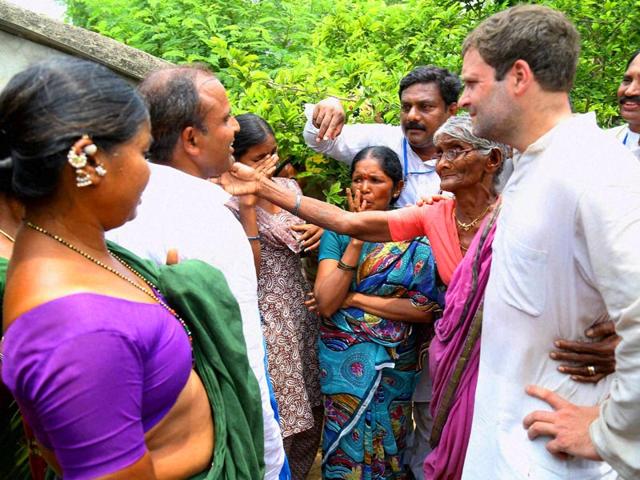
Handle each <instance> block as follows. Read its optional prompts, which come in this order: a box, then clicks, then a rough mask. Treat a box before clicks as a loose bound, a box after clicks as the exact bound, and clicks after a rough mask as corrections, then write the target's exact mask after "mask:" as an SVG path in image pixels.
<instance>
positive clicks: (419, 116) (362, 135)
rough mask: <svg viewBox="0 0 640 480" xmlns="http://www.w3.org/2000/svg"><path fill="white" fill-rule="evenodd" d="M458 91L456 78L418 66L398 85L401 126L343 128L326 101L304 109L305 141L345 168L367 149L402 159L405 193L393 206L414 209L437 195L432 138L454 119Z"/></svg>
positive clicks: (337, 106) (338, 110)
mask: <svg viewBox="0 0 640 480" xmlns="http://www.w3.org/2000/svg"><path fill="white" fill-rule="evenodd" d="M460 88H461V85H460V79H459V78H458V76H457V75H456V74H454V73H451V72H450V71H448V70H446V69H444V68H439V67H434V66H432V65H429V66H426V67H425V66H422V67H416V68H415V69H413V70H412V71H411V72H409V73H408V74H407V75H406V76H405V77H404V78H403V79H402V80H401V81H400V88H399V96H400V125H399V126H398V125H384V124H379V123H371V124H349V125H345V123H344V121H345V114H344V109H343V107H342V104H341V103H340V100H338V99H337V98H334V97H329V98H326V99H324V100H322V101H321V102H319V103H318V104H316V105H315V106H314V105H307V106H306V108H305V115H306V116H307V123H306V125H305V127H304V132H303V135H304V140H305V142H306V143H307V145H308V146H309V147H311V148H312V149H313V150H315V151H316V152H319V153H323V154H325V155H328V156H329V157H331V158H334V159H336V160H338V161H341V162H344V163H346V164H348V165H349V164H351V160H352V159H353V157H354V156H355V154H356V153H358V152H359V151H360V150H362V149H363V148H365V147H370V146H375V145H380V146H386V147H389V148H390V149H392V150H393V151H394V152H396V154H397V155H398V158H400V162H401V163H402V169H403V173H404V188H403V189H402V193H401V194H400V198H398V200H397V201H396V204H395V205H396V206H399V207H402V206H405V205H410V204H414V203H416V201H417V200H419V199H420V198H421V197H425V196H431V195H434V194H436V193H438V192H439V190H440V178H439V177H438V174H437V173H436V172H435V164H434V162H432V161H431V159H432V157H433V156H434V154H435V153H436V149H435V147H434V145H433V134H434V133H435V131H436V130H437V129H438V128H439V127H440V125H442V124H443V123H444V122H445V121H446V120H447V118H449V117H450V116H451V115H455V114H456V111H457V108H458V107H457V101H458V96H459V95H460Z"/></svg>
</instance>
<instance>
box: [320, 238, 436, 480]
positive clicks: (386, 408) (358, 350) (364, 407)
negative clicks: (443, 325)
mask: <svg viewBox="0 0 640 480" xmlns="http://www.w3.org/2000/svg"><path fill="white" fill-rule="evenodd" d="M340 237H341V236H338V235H336V234H335V233H333V232H325V236H324V237H323V239H322V241H323V242H325V245H324V246H321V253H320V257H321V258H332V255H333V256H334V257H335V256H338V259H339V258H340V256H341V254H340V252H341V250H343V249H344V247H346V244H348V240H347V241H346V242H345V239H344V238H340ZM327 242H330V243H331V242H332V243H333V245H327ZM337 245H340V247H339V248H337V249H336V248H332V247H336V246H337ZM323 247H324V248H323ZM331 252H333V253H331ZM351 289H352V291H357V292H361V293H365V294H369V295H380V296H394V297H405V298H411V300H412V302H413V303H414V305H416V307H418V308H425V309H427V308H430V306H434V305H433V303H434V300H436V299H438V298H439V297H440V292H439V291H438V289H437V286H436V271H435V264H434V260H433V256H432V253H431V248H430V246H429V243H428V241H427V240H426V239H424V238H419V239H416V240H414V241H412V242H389V243H366V244H365V245H364V246H363V251H362V254H361V257H360V261H359V263H358V270H357V272H356V278H355V280H354V283H353V285H352V288H351ZM434 307H435V306H434ZM318 350H319V356H320V384H321V388H322V393H323V394H324V398H325V422H324V432H323V441H322V447H323V465H322V472H323V478H325V479H334V478H335V479H337V478H340V479H354V480H355V479H358V480H360V479H367V480H368V479H391V478H393V479H404V478H410V477H409V473H408V471H407V470H405V468H404V465H403V458H402V457H403V454H404V450H405V448H406V434H407V425H408V424H407V422H408V421H410V419H411V396H412V394H413V390H414V388H415V378H416V366H417V358H418V345H417V335H416V332H415V331H414V330H413V329H412V326H411V324H409V323H406V322H397V321H391V320H387V319H385V318H382V317H378V316H376V315H372V314H369V313H366V312H364V311H362V310H360V309H357V308H347V309H341V310H338V312H336V313H335V314H334V315H333V316H332V317H331V318H329V319H324V320H323V322H322V324H321V327H320V340H319V342H318Z"/></svg>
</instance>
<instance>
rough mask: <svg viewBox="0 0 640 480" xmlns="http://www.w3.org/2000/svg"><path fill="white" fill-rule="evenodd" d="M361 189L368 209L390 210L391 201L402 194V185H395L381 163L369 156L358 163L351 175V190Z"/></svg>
mask: <svg viewBox="0 0 640 480" xmlns="http://www.w3.org/2000/svg"><path fill="white" fill-rule="evenodd" d="M356 190H359V191H360V193H361V194H362V198H363V200H366V202H367V204H366V210H388V209H389V205H390V204H391V201H392V200H393V199H394V198H396V197H397V196H398V195H399V194H400V187H398V186H396V187H394V186H393V180H392V179H391V177H389V176H388V175H387V174H386V173H384V170H382V167H381V166H380V163H379V161H378V160H376V159H375V158H371V157H367V158H364V159H362V160H360V161H359V162H358V163H356V166H355V168H354V170H353V175H351V191H352V192H353V193H354V194H355V191H356Z"/></svg>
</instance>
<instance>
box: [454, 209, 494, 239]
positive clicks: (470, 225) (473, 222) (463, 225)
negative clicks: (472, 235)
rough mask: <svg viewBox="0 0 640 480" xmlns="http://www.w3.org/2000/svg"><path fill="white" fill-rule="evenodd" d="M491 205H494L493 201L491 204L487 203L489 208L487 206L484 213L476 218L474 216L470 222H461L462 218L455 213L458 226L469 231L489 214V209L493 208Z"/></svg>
mask: <svg viewBox="0 0 640 480" xmlns="http://www.w3.org/2000/svg"><path fill="white" fill-rule="evenodd" d="M491 205H493V204H492V203H490V204H489V205H487V208H485V209H484V210H483V211H482V213H481V214H480V215H478V216H477V217H476V218H474V219H473V220H471V221H470V222H469V223H464V222H461V221H460V220H458V215H456V214H454V216H455V217H456V224H457V225H458V227H460V228H461V229H462V230H464V231H465V232H468V231H469V230H471V229H472V228H473V227H475V226H476V224H477V223H478V222H479V221H480V220H482V218H483V217H484V216H485V215H486V214H487V212H488V211H489V209H490V208H491Z"/></svg>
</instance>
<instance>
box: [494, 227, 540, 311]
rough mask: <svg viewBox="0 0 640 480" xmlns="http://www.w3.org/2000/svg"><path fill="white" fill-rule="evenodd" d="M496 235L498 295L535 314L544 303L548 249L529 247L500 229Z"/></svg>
mask: <svg viewBox="0 0 640 480" xmlns="http://www.w3.org/2000/svg"><path fill="white" fill-rule="evenodd" d="M497 236H499V237H501V238H500V241H499V243H498V245H499V247H500V250H499V251H497V252H495V251H494V255H495V254H496V253H497V254H498V260H499V261H498V262H497V265H496V264H494V265H495V266H497V267H498V268H497V272H496V273H497V274H498V275H499V278H500V282H499V288H500V291H499V292H498V294H499V295H500V297H501V298H502V299H503V300H504V301H505V302H506V303H507V304H508V305H510V306H511V307H513V308H515V309H517V310H520V311H522V312H524V313H526V314H528V315H531V316H534V317H538V316H540V315H541V314H542V312H543V311H544V308H545V304H546V283H547V281H546V274H547V252H545V251H542V250H538V249H535V248H531V247H529V246H527V245H525V244H524V243H523V242H522V241H520V240H519V239H517V238H516V235H515V234H514V233H513V232H510V231H509V230H507V229H503V231H502V232H500V233H499V234H498V235H497Z"/></svg>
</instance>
